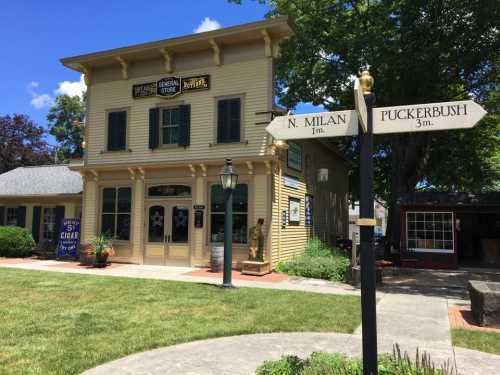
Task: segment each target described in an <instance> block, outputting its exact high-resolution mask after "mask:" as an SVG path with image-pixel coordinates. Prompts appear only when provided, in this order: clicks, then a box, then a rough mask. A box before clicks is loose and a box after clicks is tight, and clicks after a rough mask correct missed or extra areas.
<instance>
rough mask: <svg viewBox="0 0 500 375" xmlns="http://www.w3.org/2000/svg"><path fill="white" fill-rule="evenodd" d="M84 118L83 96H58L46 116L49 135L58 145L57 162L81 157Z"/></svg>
mask: <svg viewBox="0 0 500 375" xmlns="http://www.w3.org/2000/svg"><path fill="white" fill-rule="evenodd" d="M84 118H85V95H84V96H83V99H82V98H80V97H79V96H77V95H75V96H69V95H60V96H58V97H57V98H56V102H55V104H54V105H53V106H52V107H51V108H50V110H49V114H48V115H47V120H48V123H49V124H48V127H49V133H50V134H51V135H53V136H54V137H55V138H56V141H57V142H58V143H59V147H58V151H57V156H58V158H59V160H63V161H64V160H68V159H71V158H79V157H82V155H83V149H82V141H83V133H84V126H83V121H84Z"/></svg>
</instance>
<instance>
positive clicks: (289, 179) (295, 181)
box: [283, 176, 299, 189]
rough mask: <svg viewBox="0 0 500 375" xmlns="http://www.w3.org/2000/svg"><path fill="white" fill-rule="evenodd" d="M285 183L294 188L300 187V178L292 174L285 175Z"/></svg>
mask: <svg viewBox="0 0 500 375" xmlns="http://www.w3.org/2000/svg"><path fill="white" fill-rule="evenodd" d="M283 184H284V185H285V186H286V187H290V188H293V189H298V188H299V180H298V179H297V178H295V177H291V176H283Z"/></svg>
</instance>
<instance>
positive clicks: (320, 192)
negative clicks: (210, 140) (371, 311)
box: [271, 140, 349, 266]
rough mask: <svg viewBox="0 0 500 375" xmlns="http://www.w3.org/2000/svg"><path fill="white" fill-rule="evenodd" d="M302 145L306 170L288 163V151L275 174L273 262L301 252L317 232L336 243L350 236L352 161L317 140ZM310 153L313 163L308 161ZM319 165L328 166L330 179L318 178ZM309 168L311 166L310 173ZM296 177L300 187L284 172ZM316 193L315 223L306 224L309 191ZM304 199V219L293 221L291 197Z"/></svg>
mask: <svg viewBox="0 0 500 375" xmlns="http://www.w3.org/2000/svg"><path fill="white" fill-rule="evenodd" d="M297 143H299V144H300V145H301V147H302V171H295V170H293V169H290V168H288V167H287V156H286V151H285V152H283V153H282V154H281V157H280V164H281V172H280V168H276V169H275V171H274V175H273V189H274V193H273V195H272V196H273V203H272V215H273V221H272V231H271V233H272V239H271V248H272V261H273V266H276V264H277V263H278V262H279V261H282V260H286V259H290V258H292V257H294V256H296V255H299V254H301V253H302V252H303V251H304V249H305V247H306V245H307V242H308V240H309V239H310V238H311V237H313V236H317V237H319V238H320V239H322V240H323V241H324V242H326V243H328V244H330V245H333V244H334V243H335V239H336V238H337V237H340V238H347V234H348V232H347V230H348V225H349V223H348V206H347V204H348V203H347V198H348V196H347V195H348V164H347V162H346V161H344V160H343V159H341V158H340V157H339V156H337V155H336V154H335V153H334V152H333V151H331V150H330V149H328V148H327V147H325V146H324V145H322V144H320V143H319V142H316V141H309V140H307V141H300V142H297ZM306 155H307V156H308V157H310V164H308V165H306V162H305V160H306ZM319 168H327V169H328V171H329V172H328V174H329V176H328V182H318V181H317V173H318V169H319ZM306 169H310V170H309V171H308V172H307V173H306ZM285 175H286V176H290V177H294V178H296V179H297V180H298V181H299V183H298V187H297V188H291V187H286V186H284V184H283V178H284V176H285ZM306 194H312V195H313V197H314V201H313V226H312V227H307V226H305V195H306ZM291 197H292V198H297V199H300V223H299V225H290V224H289V222H288V216H289V208H288V204H289V198H291ZM282 210H286V211H287V223H286V226H285V228H282V227H281V211H282Z"/></svg>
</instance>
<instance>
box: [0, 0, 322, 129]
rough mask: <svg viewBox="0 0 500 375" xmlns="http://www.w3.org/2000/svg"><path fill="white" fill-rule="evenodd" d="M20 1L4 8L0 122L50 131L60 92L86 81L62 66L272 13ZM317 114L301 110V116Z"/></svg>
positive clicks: (173, 0)
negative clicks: (13, 117)
mask: <svg viewBox="0 0 500 375" xmlns="http://www.w3.org/2000/svg"><path fill="white" fill-rule="evenodd" d="M243 3H244V4H243V5H240V6H238V5H235V4H230V3H228V2H227V1H226V0H189V1H188V0H184V1H177V0H143V1H137V0H134V1H133V0H121V1H118V0H100V1H96V0H86V1H78V2H77V1H68V0H66V1H62V0H47V1H38V0H18V1H5V2H3V4H2V17H1V18H0V29H1V30H2V32H1V33H0V45H1V46H2V47H3V48H2V50H3V54H2V55H3V56H2V58H1V59H0V115H6V114H12V113H25V114H28V115H29V116H30V117H31V118H32V119H33V120H34V121H36V122H37V123H39V124H40V125H44V126H45V124H46V116H47V111H48V107H49V106H50V104H51V102H52V100H53V98H54V97H55V96H57V95H58V94H60V93H70V94H77V93H79V92H81V90H82V88H83V83H82V82H81V80H80V75H79V74H78V73H77V72H73V71H71V70H69V69H67V68H65V67H63V66H62V65H61V63H60V62H59V59H60V58H62V57H68V56H73V55H79V54H82V53H88V52H95V51H99V50H105V49H110V48H116V47H122V46H127V45H130V44H136V43H143V42H148V41H153V40H158V39H165V38H170V37H175V36H179V35H186V34H191V33H193V32H194V31H195V30H196V29H197V28H200V29H201V30H206V29H210V28H217V27H227V26H233V25H237V24H241V23H247V22H253V21H257V20H261V19H263V18H264V15H265V14H266V12H267V10H268V9H267V6H265V5H261V4H259V3H258V2H257V1H252V0H246V1H244V2H243ZM304 111H317V109H314V108H313V107H312V106H310V105H307V104H305V105H302V106H300V108H298V109H297V112H304Z"/></svg>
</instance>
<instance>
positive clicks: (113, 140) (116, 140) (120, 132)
mask: <svg viewBox="0 0 500 375" xmlns="http://www.w3.org/2000/svg"><path fill="white" fill-rule="evenodd" d="M126 148H127V111H113V112H108V151H122V150H125V149H126Z"/></svg>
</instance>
